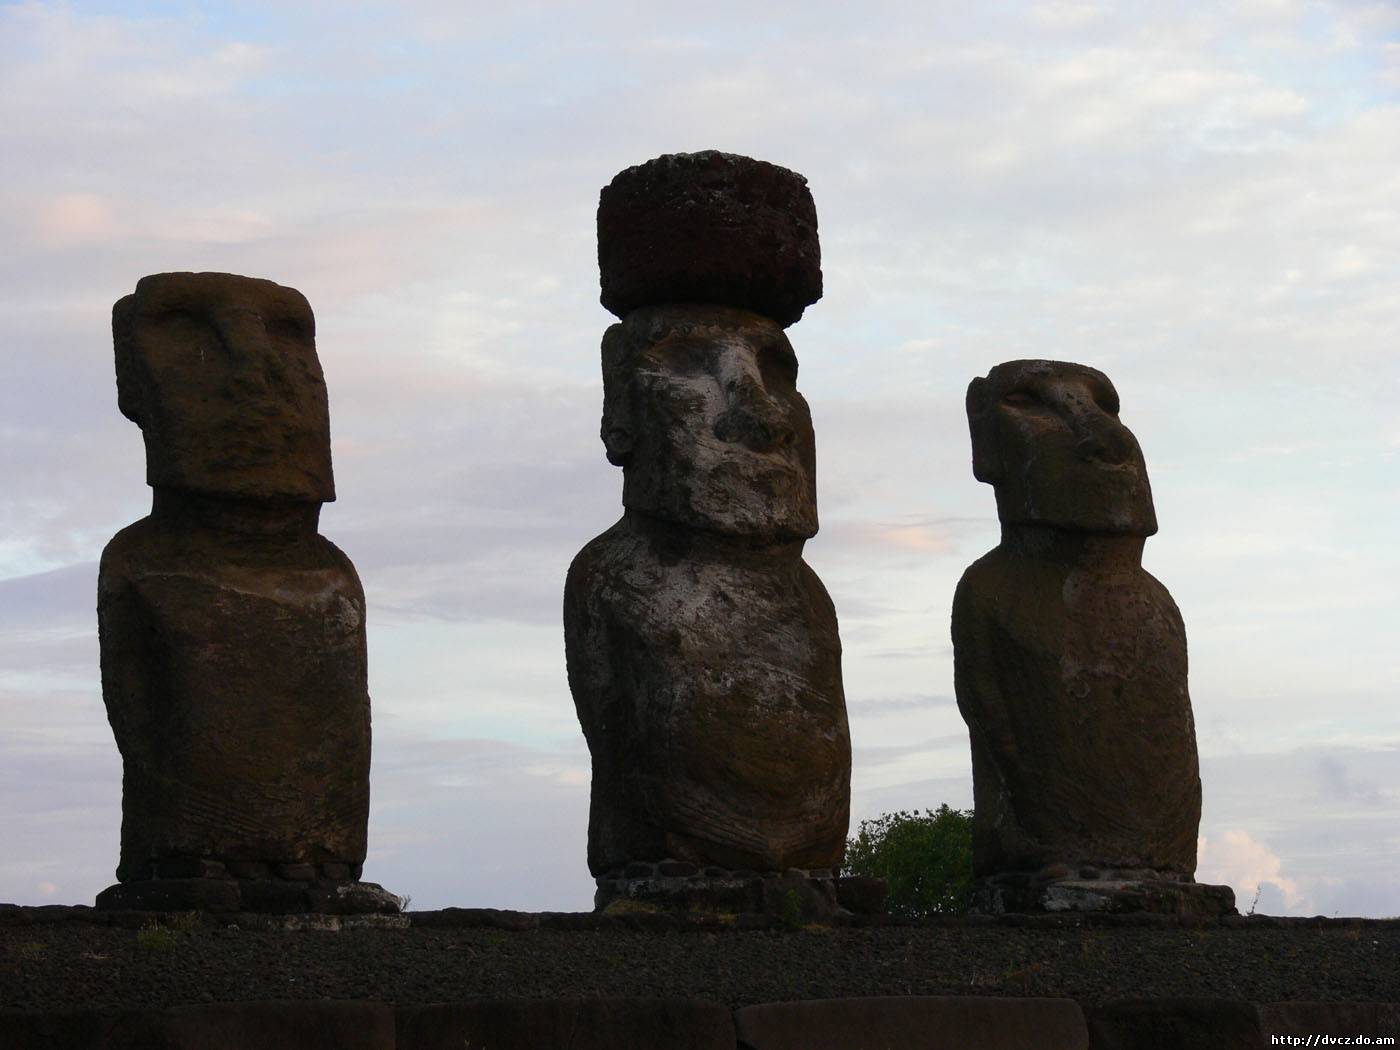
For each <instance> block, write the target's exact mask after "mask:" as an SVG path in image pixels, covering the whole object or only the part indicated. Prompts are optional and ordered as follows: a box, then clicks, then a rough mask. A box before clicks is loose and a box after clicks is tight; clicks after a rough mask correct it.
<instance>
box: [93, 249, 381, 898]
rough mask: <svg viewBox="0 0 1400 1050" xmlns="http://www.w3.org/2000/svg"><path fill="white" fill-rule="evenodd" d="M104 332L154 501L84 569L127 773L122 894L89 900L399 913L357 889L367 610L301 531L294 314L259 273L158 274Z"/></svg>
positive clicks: (325, 470) (315, 388)
mask: <svg viewBox="0 0 1400 1050" xmlns="http://www.w3.org/2000/svg"><path fill="white" fill-rule="evenodd" d="M112 332H113V340H114V343H115V348H116V371H117V399H118V405H119V407H120V409H121V411H122V414H123V415H125V416H126V417H127V418H128V419H130V420H132V421H133V422H134V423H136V424H137V425H138V426H139V427H140V428H141V431H142V435H143V437H144V439H145V444H146V476H147V482H148V483H149V484H150V486H151V488H152V489H153V491H154V496H153V500H152V509H151V513H150V516H149V517H146V518H143V519H141V520H140V521H138V522H136V523H135V524H133V525H130V526H128V527H127V528H125V529H123V530H122V531H121V532H119V533H117V535H116V536H115V537H113V539H112V541H111V542H110V543H109V544H108V545H107V548H106V550H105V551H104V552H103V554H102V563H101V568H100V570H99V575H98V634H99V639H100V642H101V655H102V694H103V700H104V701H105V703H106V706H107V716H108V719H109V721H110V722H111V724H112V729H113V732H114V734H115V735H116V739H117V746H118V749H119V750H120V751H121V754H122V765H123V777H122V835H121V860H120V864H119V866H118V869H117V878H118V880H119V882H118V884H117V885H116V886H113V887H110V888H109V889H107V890H104V891H103V893H102V894H100V895H99V897H98V906H99V907H109V908H143V909H144V908H157V909H165V908H202V909H206V910H211V911H237V910H242V911H276V912H299V911H300V912H305V911H393V910H397V907H398V901H397V898H394V897H393V896H392V895H390V894H387V893H385V892H384V891H383V890H382V889H380V888H379V887H377V886H374V885H373V884H369V883H358V882H356V881H355V880H356V879H358V878H359V875H360V869H361V866H362V864H363V862H364V858H365V833H366V822H367V818H368V811H369V761H370V704H369V694H368V691H367V688H366V665H365V599H364V591H363V590H362V588H361V586H360V581H359V578H358V577H357V576H356V574H355V569H354V566H353V565H351V563H350V560H349V559H348V558H346V556H345V555H344V554H342V553H341V551H340V550H339V549H337V548H336V547H335V545H334V544H332V543H330V542H329V541H328V540H326V539H325V538H323V537H322V536H320V535H318V533H317V520H318V518H319V515H320V510H321V504H322V503H324V502H327V501H329V500H333V499H335V488H334V484H333V481H332V476H331V450H330V423H329V415H328V410H327V402H326V387H325V381H324V379H323V378H322V373H321V365H320V362H319V361H318V359H317V357H316V345H315V321H314V319H313V317H312V313H311V308H310V306H309V305H308V304H307V302H306V299H305V298H304V297H303V296H302V295H301V293H300V292H298V291H296V290H294V289H292V288H284V287H282V286H281V285H277V284H274V283H272V282H271V281H264V280H256V279H253V278H249V277H238V276H235V275H232V274H220V273H166V274H156V275H154V276H150V277H144V278H142V279H141V280H140V281H139V282H138V283H137V285H136V291H135V293H134V294H132V295H128V296H126V297H125V298H123V299H121V300H119V301H118V302H117V303H116V305H115V306H114V307H113V311H112Z"/></svg>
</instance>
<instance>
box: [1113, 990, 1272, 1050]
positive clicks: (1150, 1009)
mask: <svg viewBox="0 0 1400 1050" xmlns="http://www.w3.org/2000/svg"><path fill="white" fill-rule="evenodd" d="M1087 1013H1088V1023H1089V1046H1090V1048H1091V1050H1182V1048H1185V1047H1189V1048H1190V1050H1262V1048H1263V1047H1265V1046H1268V1045H1269V1040H1268V1039H1267V1037H1265V1036H1264V1035H1263V1034H1262V1032H1261V1029H1260V1017H1259V1008H1258V1007H1256V1006H1255V1005H1254V1004H1253V1003H1246V1002H1240V1001H1238V1000H1233V999H1204V998H1201V999H1195V998H1190V999H1133V1000H1120V1001H1118V1002H1113V1003H1107V1004H1105V1005H1103V1006H1099V1007H1092V1008H1090V1009H1089V1010H1088V1011H1087Z"/></svg>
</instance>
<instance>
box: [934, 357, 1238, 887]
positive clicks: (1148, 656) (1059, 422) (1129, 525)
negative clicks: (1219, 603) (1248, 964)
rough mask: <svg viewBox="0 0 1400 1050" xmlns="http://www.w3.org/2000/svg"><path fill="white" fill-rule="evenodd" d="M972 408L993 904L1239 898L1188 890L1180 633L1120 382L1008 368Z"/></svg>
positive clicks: (1196, 793) (982, 747) (975, 647)
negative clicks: (981, 543) (982, 530)
mask: <svg viewBox="0 0 1400 1050" xmlns="http://www.w3.org/2000/svg"><path fill="white" fill-rule="evenodd" d="M967 412H968V421H969V424H970V426H971V432H972V452H973V472H974V474H975V475H976V477H977V479H978V480H979V481H984V482H987V483H989V484H991V485H993V486H994V487H995V490H996V500H997V512H998V516H999V517H1000V519H1001V524H1002V539H1001V543H1000V545H999V546H998V547H996V549H994V550H993V551H991V552H990V553H989V554H987V555H985V556H984V557H982V558H981V559H979V560H978V561H977V562H975V563H974V564H973V565H972V566H971V567H970V568H969V569H968V570H967V572H966V573H965V574H964V575H963V578H962V581H961V582H960V583H959V585H958V589H957V593H956V596H955V598H954V603H953V646H954V654H955V658H954V662H955V677H956V691H957V699H958V707H959V710H961V712H962V715H963V718H964V719H965V720H966V722H967V724H968V729H969V731H970V734H971V738H972V770H973V787H974V793H975V817H974V821H973V836H974V867H975V869H976V873H977V874H978V875H979V876H981V877H982V878H983V880H984V882H983V896H982V899H981V901H980V903H981V905H982V906H983V907H988V908H991V909H993V910H1000V909H1002V908H1007V909H1010V910H1021V909H1024V908H1032V909H1038V908H1052V909H1055V908H1104V907H1111V908H1118V909H1124V910H1163V911H1180V910H1193V909H1199V910H1204V911H1223V910H1230V909H1232V908H1233V897H1232V895H1230V893H1229V890H1228V889H1227V888H1224V887H1200V886H1196V885H1194V884H1193V883H1192V877H1193V874H1194V872H1195V868H1196V834H1197V826H1198V824H1199V822H1200V815H1201V782H1200V776H1199V774H1198V764H1197V757H1196V734H1195V724H1194V722H1193V719H1192V714H1191V700H1190V697H1189V695H1188V693H1187V683H1186V670H1187V668H1186V632H1185V628H1184V627H1183V625H1182V620H1181V614H1180V612H1179V611H1178V610H1177V607H1176V604H1175V602H1173V601H1172V598H1171V595H1170V594H1168V593H1167V590H1166V588H1165V587H1163V586H1162V584H1161V583H1159V582H1158V581H1157V580H1156V579H1155V578H1154V577H1153V576H1152V575H1151V574H1150V573H1148V572H1146V571H1145V570H1144V569H1143V568H1142V550H1143V545H1144V543H1145V541H1146V538H1147V537H1148V536H1151V535H1152V534H1153V533H1155V532H1156V531H1157V520H1156V517H1155V512H1154V508H1153V504H1152V491H1151V487H1150V486H1149V484H1148V480H1147V469H1146V466H1145V464H1144V462H1143V457H1142V452H1141V449H1140V448H1139V447H1138V443H1137V440H1136V439H1135V438H1134V437H1133V434H1132V432H1131V431H1129V430H1128V428H1127V427H1125V426H1124V425H1123V424H1122V422H1121V421H1120V420H1119V418H1118V394H1117V392H1116V391H1115V390H1114V388H1113V384H1112V383H1111V382H1109V380H1108V377H1107V376H1105V375H1104V374H1103V373H1102V372H1099V371H1097V370H1096V369H1093V368H1087V367H1085V366H1083V365H1077V364H1070V363H1066V362H1060V361H1012V362H1008V363H1006V364H1002V365H998V366H997V367H996V368H993V369H992V370H991V372H990V373H989V374H988V375H987V376H986V377H985V378H983V379H974V380H973V381H972V384H971V386H970V387H969V388H968V394H967ZM1130 884H1131V885H1130ZM1227 898H1228V899H1227Z"/></svg>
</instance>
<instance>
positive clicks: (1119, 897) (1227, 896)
mask: <svg viewBox="0 0 1400 1050" xmlns="http://www.w3.org/2000/svg"><path fill="white" fill-rule="evenodd" d="M973 909H974V910H976V911H980V912H984V913H988V914H999V913H1001V912H1039V911H1044V912H1108V913H1111V914H1128V913H1152V914H1157V915H1194V916H1200V917H1216V916H1224V915H1234V914H1235V893H1234V891H1233V890H1232V889H1230V887H1229V886H1211V885H1208V884H1206V883H1200V882H1195V881H1191V880H1189V879H1187V878H1185V877H1182V878H1178V879H1160V878H1137V877H1133V878H1099V879H1083V878H1079V879H1076V878H1072V877H1063V876H1048V877H1047V876H1045V875H1042V874H1041V873H1031V872H1019V871H1013V872H1001V873H997V874H994V875H990V876H987V877H985V878H983V879H981V880H980V881H979V883H978V884H977V887H976V890H975V892H974V900H973Z"/></svg>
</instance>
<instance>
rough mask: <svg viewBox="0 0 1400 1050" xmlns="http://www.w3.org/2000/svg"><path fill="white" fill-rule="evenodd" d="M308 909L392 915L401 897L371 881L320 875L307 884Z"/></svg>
mask: <svg viewBox="0 0 1400 1050" xmlns="http://www.w3.org/2000/svg"><path fill="white" fill-rule="evenodd" d="M306 895H307V900H308V902H309V903H310V906H311V907H310V910H311V911H318V912H330V913H332V914H336V915H375V914H379V915H392V914H396V913H398V912H399V911H402V910H403V900H402V898H400V897H398V896H397V895H396V894H393V893H390V892H389V891H388V890H386V889H385V888H384V887H383V886H380V885H379V884H378V883H375V882H335V881H332V880H330V879H322V880H321V881H320V882H317V883H314V884H313V885H311V886H309V887H307V890H306Z"/></svg>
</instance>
